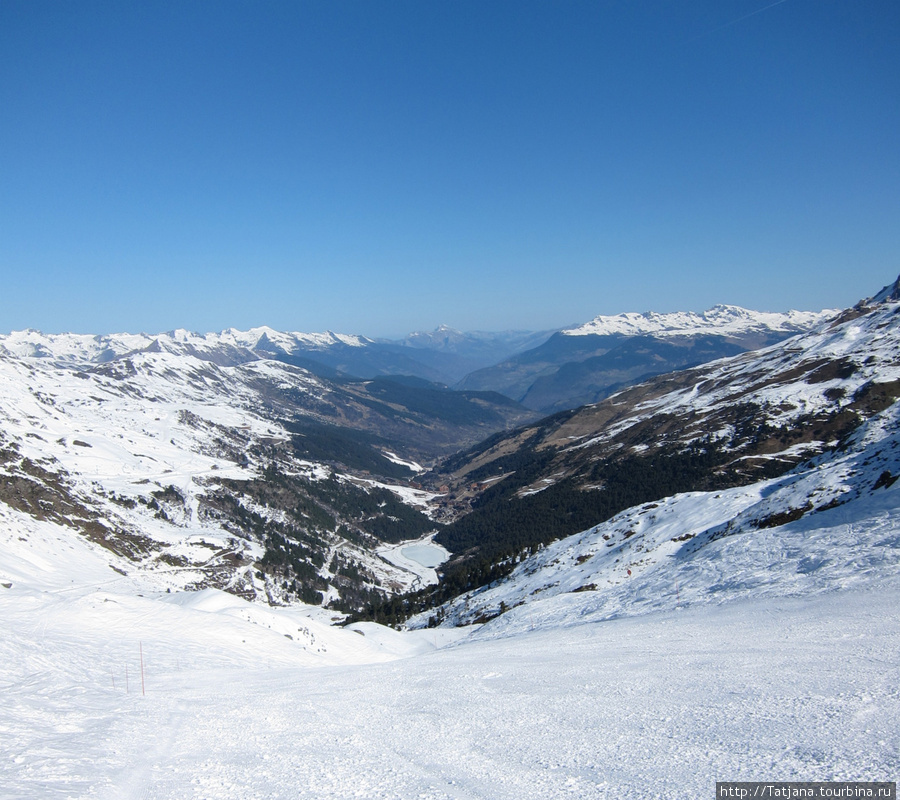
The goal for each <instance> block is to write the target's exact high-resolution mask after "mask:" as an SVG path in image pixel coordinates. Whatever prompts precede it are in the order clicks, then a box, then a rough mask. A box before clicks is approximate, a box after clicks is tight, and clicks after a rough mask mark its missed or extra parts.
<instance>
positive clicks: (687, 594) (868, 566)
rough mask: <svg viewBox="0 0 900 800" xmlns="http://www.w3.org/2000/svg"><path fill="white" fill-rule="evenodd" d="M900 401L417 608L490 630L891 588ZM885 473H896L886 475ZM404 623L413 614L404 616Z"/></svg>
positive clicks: (897, 531)
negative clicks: (832, 446) (827, 446)
mask: <svg viewBox="0 0 900 800" xmlns="http://www.w3.org/2000/svg"><path fill="white" fill-rule="evenodd" d="M898 478H900V404H898V403H894V404H893V405H891V406H890V407H889V408H887V409H886V410H884V411H882V412H880V413H877V414H875V415H873V416H872V417H870V418H869V419H868V420H867V421H866V422H864V423H863V424H862V425H861V426H860V427H859V428H857V429H856V430H855V431H854V432H853V433H852V434H851V435H850V436H849V437H848V438H847V439H846V440H845V441H844V442H843V443H842V446H841V448H840V449H839V450H834V451H828V452H826V453H823V454H822V455H819V456H817V457H814V458H813V459H811V460H810V461H808V462H806V463H804V464H802V465H801V466H799V467H797V468H795V469H793V470H791V471H790V472H788V473H786V474H785V475H782V476H781V477H778V478H773V479H769V480H761V481H755V482H753V483H750V484H747V485H742V486H736V487H733V488H728V489H720V490H717V491H706V492H687V493H681V494H675V495H671V496H668V497H663V498H660V499H659V500H657V501H655V502H648V503H643V504H641V505H638V506H635V507H632V508H629V509H627V510H626V511H623V512H621V513H619V514H617V515H615V516H614V517H612V518H611V519H609V520H608V521H606V522H603V523H601V524H599V525H596V526H594V527H592V528H589V529H588V530H586V531H583V532H581V533H578V534H576V535H573V536H570V537H566V538H563V539H560V540H558V541H555V542H553V543H551V544H548V545H547V546H546V547H543V548H541V549H540V550H539V552H537V553H536V554H535V555H533V556H532V557H530V558H528V559H527V560H525V561H523V562H522V563H521V564H520V565H519V566H518V567H516V569H515V570H514V571H513V572H512V574H510V575H509V577H508V578H506V579H505V580H502V581H500V582H498V583H495V584H493V585H491V586H489V587H487V588H482V589H479V590H477V591H474V592H470V593H466V594H463V595H461V596H460V597H458V598H456V599H455V600H453V601H452V602H450V603H448V604H447V605H446V606H445V607H443V608H441V609H439V610H438V611H437V612H436V615H435V614H424V615H422V616H421V617H420V618H419V620H418V625H423V624H425V623H426V622H427V621H428V620H431V619H433V620H435V621H436V620H438V619H441V620H443V621H444V624H445V625H447V624H450V625H465V624H471V623H472V622H473V621H475V620H479V621H484V620H486V619H492V618H494V617H499V616H500V615H501V613H502V618H500V619H497V620H495V622H493V623H492V624H491V626H490V630H491V631H492V635H493V634H496V633H500V632H501V631H502V633H503V635H509V634H510V633H513V632H517V631H518V632H522V631H526V630H529V629H531V628H532V627H533V626H534V625H535V620H537V621H538V624H540V626H541V627H547V626H549V627H555V626H558V625H571V624H573V622H575V621H577V622H578V624H582V623H584V622H586V621H593V620H606V619H612V618H616V617H621V616H633V615H638V614H646V613H650V612H658V611H672V610H676V609H684V608H688V607H692V606H697V605H707V604H715V605H718V604H721V603H725V602H733V601H735V600H749V599H760V598H765V597H811V596H814V595H817V594H822V593H828V592H834V591H838V590H844V589H849V588H865V589H867V590H872V589H874V590H878V591H884V590H887V589H890V588H897V587H898V586H900V484H897V480H898ZM895 484H896V485H895ZM413 624H415V621H414V623H413Z"/></svg>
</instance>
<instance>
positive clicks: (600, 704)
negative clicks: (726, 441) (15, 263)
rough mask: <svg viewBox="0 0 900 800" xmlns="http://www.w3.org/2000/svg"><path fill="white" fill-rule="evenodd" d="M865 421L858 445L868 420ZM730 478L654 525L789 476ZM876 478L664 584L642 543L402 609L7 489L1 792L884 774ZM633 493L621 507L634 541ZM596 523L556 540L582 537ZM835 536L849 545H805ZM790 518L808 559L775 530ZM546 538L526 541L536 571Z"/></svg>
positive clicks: (887, 625) (886, 645)
mask: <svg viewBox="0 0 900 800" xmlns="http://www.w3.org/2000/svg"><path fill="white" fill-rule="evenodd" d="M866 436H868V439H866ZM866 436H863V437H862V440H861V441H860V442H859V446H860V447H864V446H865V445H866V442H867V441H868V440H869V439H871V440H872V442H870V444H871V443H874V444H875V445H881V444H884V442H883V441H882V440H883V437H882V438H879V437H878V436H877V435H874V434H872V433H871V432H868V433H867V434H866ZM888 449H889V450H892V448H890V447H889V448H888ZM889 455H890V456H891V457H892V456H893V453H892V452H891V453H890V454H888V453H884V454H882V457H883V458H887V457H888V456H889ZM866 457H868V458H870V459H872V460H873V461H875V460H877V458H878V454H877V453H874V452H872V451H867V453H866ZM873 466H875V465H874V464H873ZM877 466H880V464H878V465H877ZM802 480H803V478H802V476H801V477H800V478H798V479H797V481H798V482H800V483H802ZM743 491H744V494H743V495H740V496H739V495H738V494H735V495H732V496H729V497H719V498H716V497H715V496H713V495H701V494H697V495H683V496H680V497H678V498H674V499H673V500H672V502H671V504H668V503H667V504H666V505H665V506H660V507H659V508H657V509H653V511H655V512H657V514H658V515H659V519H658V522H657V523H656V524H659V525H663V526H664V527H665V530H664V531H663V533H664V534H665V536H666V537H668V534H670V533H672V534H674V533H677V532H678V531H679V530H688V531H689V532H690V531H695V530H697V529H698V528H704V529H708V528H709V527H710V526H713V527H714V523H716V522H717V521H719V522H720V521H721V520H722V519H723V518H724V517H728V516H731V518H732V519H736V518H738V517H739V516H740V514H741V512H742V510H745V509H747V508H749V507H751V506H752V505H753V503H754V502H756V503H759V502H766V500H767V499H768V498H773V497H775V496H776V495H777V494H778V491H782V492H787V491H798V489H797V487H796V486H794V487H793V488H792V489H789V488H787V485H782V486H775V485H774V484H766V485H764V486H762V487H757V489H756V490H743ZM877 491H878V492H879V493H880V494H878V495H877V497H878V498H879V499H878V502H877V503H875V504H873V505H871V507H870V509H869V512H867V511H866V510H865V507H864V505H863V504H859V505H857V504H854V503H852V502H851V503H847V504H845V505H844V506H839V507H836V508H834V509H831V510H829V511H826V512H823V513H822V515H821V516H822V518H823V519H822V524H821V526H819V527H817V526H816V525H815V524H813V523H812V522H810V521H808V520H799V521H796V522H793V523H791V524H790V525H788V526H782V527H775V528H771V529H767V530H765V531H756V534H760V535H756V534H751V533H750V532H746V533H745V534H744V535H742V536H741V535H735V536H729V537H724V538H722V539H720V540H716V541H715V542H712V543H710V544H709V545H708V546H707V547H706V548H704V551H705V553H704V557H702V558H701V557H699V556H697V557H695V558H694V559H693V563H694V566H695V567H697V568H698V570H697V571H696V572H695V574H694V575H693V578H692V582H691V581H685V583H683V584H682V586H681V587H678V586H677V584H676V585H673V584H672V575H674V576H676V577H675V579H676V580H677V576H678V575H679V574H681V573H678V572H677V570H676V571H675V572H670V573H669V575H670V577H669V580H668V581H667V580H666V573H665V572H664V571H663V570H662V569H661V567H660V566H659V564H660V563H661V562H660V561H659V559H657V564H656V568H651V567H648V568H647V569H646V571H645V577H646V578H647V580H645V581H644V582H643V583H640V582H639V581H635V582H634V583H626V581H625V579H624V578H623V580H622V582H621V585H620V586H612V587H611V588H610V589H609V590H608V591H606V592H601V591H582V592H578V591H573V590H571V589H570V590H569V591H568V592H562V593H558V594H554V593H553V592H551V591H547V592H546V593H542V592H538V593H537V595H536V596H535V597H534V598H532V602H529V603H527V604H523V605H520V606H519V607H517V608H514V609H512V610H511V611H507V613H505V614H503V615H501V616H499V617H497V618H496V619H494V620H493V621H492V622H489V623H487V624H485V625H481V626H478V625H474V626H469V627H464V628H448V627H440V628H422V629H419V630H413V631H405V632H399V631H394V630H390V629H388V628H384V627H382V626H380V625H377V624H375V623H362V624H356V625H352V626H349V627H348V628H343V629H340V628H334V627H331V626H330V625H329V624H328V623H329V622H330V621H331V620H329V619H328V617H327V612H325V611H324V610H322V609H312V608H304V607H292V608H270V607H267V606H264V605H262V604H258V603H256V604H251V603H248V602H245V601H243V600H241V599H239V598H236V597H233V596H231V595H228V594H225V593H223V592H220V591H218V590H214V589H207V590H205V591H202V592H194V593H184V592H171V593H170V592H166V591H164V590H163V588H162V587H163V583H162V582H160V579H159V576H157V575H155V574H153V573H147V574H141V573H135V574H132V575H129V576H125V575H122V574H120V573H118V572H116V571H114V570H111V569H110V566H114V564H112V563H111V561H110V558H111V556H110V554H109V553H108V552H107V551H103V550H101V549H99V548H97V547H96V546H95V545H93V544H91V543H90V542H88V541H86V540H85V539H83V538H81V537H79V536H78V535H77V534H75V533H73V532H72V531H70V530H68V529H66V528H62V527H60V526H57V525H55V524H53V523H49V522H39V521H36V520H34V519H32V518H30V517H25V516H24V515H20V514H18V513H17V512H13V511H12V510H8V511H7V512H5V513H6V516H5V518H4V525H3V526H2V529H0V565H2V570H0V573H2V574H0V693H2V697H3V700H4V702H3V703H2V704H0V764H2V765H3V770H2V774H3V779H2V782H0V798H4V800H5V799H6V798H10V799H11V798H31V797H41V798H60V799H61V800H62V798H100V799H106V798H109V799H110V800H113V799H114V798H115V800H118V799H119V798H124V800H129V798H135V800H137V798H141V800H164V799H165V800H182V799H190V798H196V800H200V799H201V798H202V799H203V800H226V799H227V800H231V798H286V799H287V798H349V797H362V798H386V799H387V798H396V799H397V800H400V799H405V798H433V799H434V800H438V799H444V798H454V799H458V798H484V799H485V800H487V799H488V798H490V799H492V800H493V799H494V798H497V799H499V800H503V799H504V798H509V799H510V800H512V799H513V798H515V799H516V800H519V798H526V799H527V798H535V799H537V798H541V799H542V800H543V798H548V797H553V798H557V797H578V798H606V797H616V798H653V797H658V798H663V797H666V798H668V797H707V796H712V794H713V792H714V788H715V782H716V781H717V780H894V779H896V767H897V764H898V763H900V736H898V730H900V725H898V720H900V688H898V687H900V586H898V581H897V562H898V559H897V553H900V536H898V529H900V525H898V522H897V506H898V501H897V497H898V492H900V486H892V487H890V488H887V489H885V488H881V489H878V490H877ZM773 502H774V501H773ZM717 505H718V506H721V507H720V508H717ZM642 513H643V514H646V513H649V512H648V510H647V509H643V510H635V511H634V512H633V513H632V517H631V519H629V520H628V521H629V524H632V525H634V526H637V527H639V528H641V530H642V531H643V533H644V534H645V536H644V539H645V541H646V542H647V543H650V542H651V541H653V540H654V539H653V535H652V532H653V530H654V523H653V522H652V521H650V520H644V523H645V524H642V523H641V520H640V519H638V517H639V516H640V515H641V514H642ZM814 516H815V515H814ZM677 517H681V518H682V520H683V522H682V524H681V525H679V524H678V523H677V522H676V518H677ZM810 519H814V517H811V518H810ZM621 522H622V520H621V519H620V520H619V523H620V524H621ZM791 526H793V529H792V528H791ZM645 528H646V530H644V529H645ZM598 530H599V528H598V529H592V531H589V532H585V534H582V535H579V537H580V538H579V537H573V541H570V542H569V548H568V549H567V550H566V549H560V550H559V551H558V552H557V553H556V555H555V559H556V560H560V561H561V560H562V559H565V558H567V557H569V556H570V555H572V556H574V555H575V554H578V553H581V554H586V552H585V551H584V549H583V546H584V545H583V542H582V540H583V541H584V542H586V541H587V540H588V539H590V537H591V536H592V535H594V536H595V535H596V534H597V531H598ZM762 534H764V535H762ZM829 537H831V540H832V542H835V541H839V540H841V539H842V538H843V540H844V541H845V544H846V547H845V550H844V551H842V550H840V549H836V550H834V552H833V554H832V558H831V561H830V562H828V561H824V562H822V561H819V560H816V559H818V555H817V553H816V550H815V546H816V544H817V543H819V542H822V541H827V540H828V538H829ZM636 538H637V536H635V537H629V538H628V539H627V540H626V541H631V540H632V539H636ZM657 538H663V537H662V536H660V537H657ZM668 538H671V537H668ZM600 540H601V541H602V536H601V537H600ZM667 540H668V539H667ZM804 540H809V541H810V542H812V544H813V547H812V549H811V550H810V553H812V558H811V559H808V560H806V561H804V560H803V558H802V554H796V555H794V554H792V553H793V551H794V550H795V549H796V548H801V547H802V546H803V543H804ZM854 541H856V542H857V545H856V547H855V549H854V547H853V544H852V543H853V542H854ZM579 542H582V544H579ZM866 543H869V546H866ZM560 544H561V543H560ZM407 546H408V545H407ZM779 546H780V547H781V548H782V550H781V551H779V549H778V548H779ZM579 548H582V549H579ZM612 550H613V548H610V552H612ZM704 551H701V552H704ZM551 552H552V551H551V549H549V548H548V550H547V551H543V552H542V553H541V554H539V555H540V556H541V560H535V561H534V564H533V565H532V566H534V567H536V568H537V569H538V571H539V572H540V573H541V574H544V575H545V576H546V573H544V570H547V569H554V568H556V567H558V566H559V564H555V565H554V564H553V561H552V560H550V561H548V560H547V559H546V558H544V556H546V555H549V554H550V553H551ZM673 558H674V557H673V556H672V555H671V553H670V554H669V555H667V556H666V559H667V560H669V561H672V560H673ZM666 559H664V560H666ZM854 559H855V560H854ZM578 562H579V559H578V558H577V557H576V558H574V564H573V565H570V569H569V570H567V571H564V572H558V573H557V575H556V577H557V579H558V580H560V581H561V580H566V579H569V578H568V577H567V576H568V575H569V573H571V571H572V569H575V568H579V569H580V568H582V567H584V568H587V567H588V566H589V564H588V562H587V561H583V562H582V563H578ZM525 563H526V565H527V564H528V563H529V562H525ZM779 564H784V565H786V566H784V567H783V569H782V573H783V574H782V575H781V576H780V577H781V578H784V576H786V575H788V574H795V575H797V576H798V579H799V580H801V581H802V580H804V579H805V577H808V576H809V575H815V574H818V575H819V576H822V575H828V574H831V575H832V576H833V577H834V579H833V580H832V581H831V582H828V581H824V580H823V582H821V584H817V585H815V586H813V587H812V589H811V590H810V587H809V586H807V587H805V589H804V587H801V589H804V591H805V592H806V593H803V591H801V592H798V591H797V584H796V583H791V582H790V581H787V580H780V581H779V580H777V578H778V577H779V575H778V565H779ZM704 565H706V566H708V568H709V572H706V573H705V572H704V571H703V567H704ZM608 574H610V575H613V574H614V573H613V572H610V573H608ZM769 574H774V575H775V578H776V579H772V580H769V581H768V582H766V581H765V580H763V579H764V578H765V576H766V575H769ZM729 576H730V577H729ZM636 577H637V576H636ZM580 578H581V576H577V575H576V579H580ZM748 578H754V579H756V580H757V583H756V584H755V585H754V584H753V582H752V581H748V580H747V579H748ZM517 580H519V579H517ZM682 580H684V578H683V577H682ZM623 587H624V588H623ZM522 588H523V587H522V585H521V584H520V583H517V582H516V581H513V582H512V583H511V584H510V586H508V587H507V588H506V589H505V590H504V591H505V592H506V594H505V595H504V596H505V597H506V598H507V599H508V600H509V601H510V602H512V601H513V598H514V596H515V592H516V591H520V590H521V589H522ZM573 588H574V587H573ZM679 592H681V593H682V598H681V602H679V601H678V599H677V598H678V593H679ZM520 593H521V591H520ZM627 593H630V594H628V596H627V599H628V601H629V602H627V603H626V602H622V598H625V597H626V594H627ZM543 594H546V597H542V595H543ZM757 594H762V595H763V596H762V597H757V596H755V595H757ZM789 594H794V595H795V596H787V595H789ZM642 597H643V602H642ZM610 612H612V613H610Z"/></svg>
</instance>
